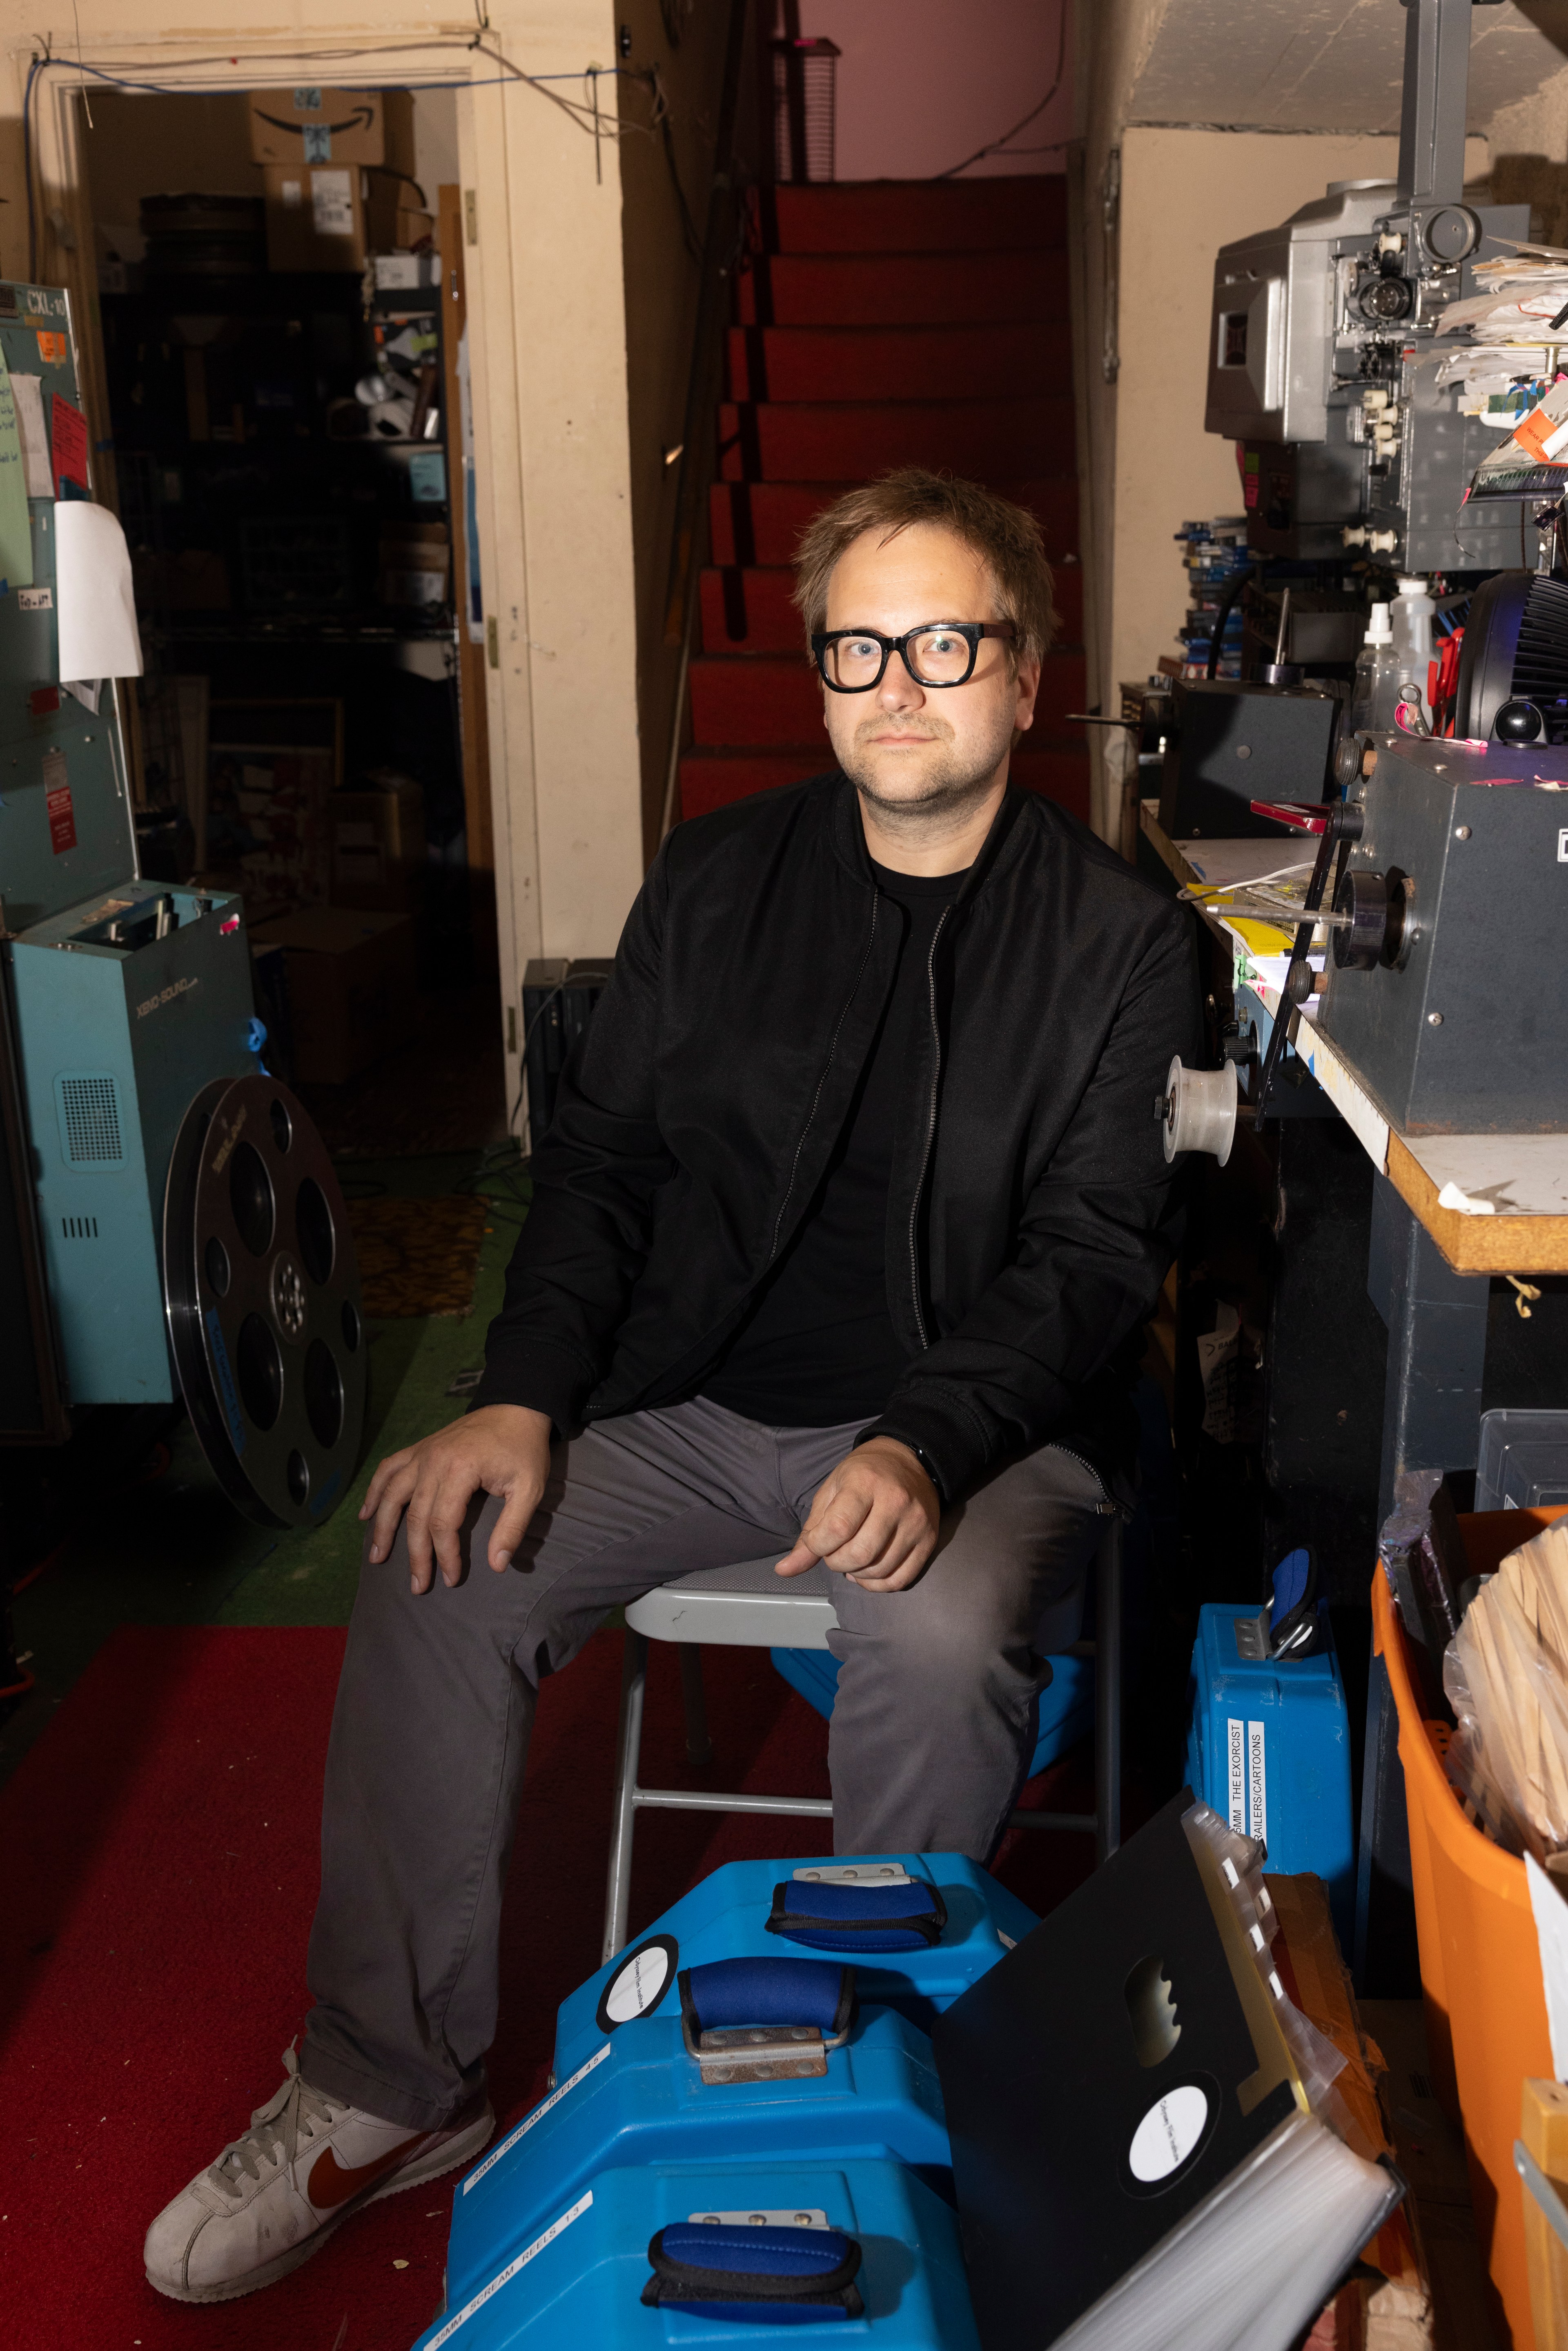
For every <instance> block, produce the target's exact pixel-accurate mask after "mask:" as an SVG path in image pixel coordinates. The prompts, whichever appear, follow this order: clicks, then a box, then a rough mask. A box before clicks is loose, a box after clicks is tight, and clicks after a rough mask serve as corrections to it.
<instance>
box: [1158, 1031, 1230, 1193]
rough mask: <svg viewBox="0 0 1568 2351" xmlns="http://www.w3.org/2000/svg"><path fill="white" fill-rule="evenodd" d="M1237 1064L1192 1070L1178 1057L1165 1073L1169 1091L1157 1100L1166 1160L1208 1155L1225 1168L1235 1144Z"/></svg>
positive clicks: (1228, 1063)
mask: <svg viewBox="0 0 1568 2351" xmlns="http://www.w3.org/2000/svg"><path fill="white" fill-rule="evenodd" d="M1238 1099H1239V1096H1238V1092H1237V1084H1236V1064H1235V1062H1234V1061H1227V1062H1226V1064H1225V1066H1224V1068H1223V1069H1218V1070H1189V1069H1187V1068H1186V1065H1185V1063H1184V1062H1183V1061H1181V1059H1180V1058H1179V1056H1178V1057H1177V1059H1176V1060H1175V1061H1172V1063H1171V1065H1170V1068H1169V1069H1168V1070H1167V1071H1166V1090H1165V1092H1164V1093H1163V1094H1158V1095H1156V1096H1155V1116H1156V1118H1158V1120H1159V1122H1160V1126H1161V1129H1162V1135H1161V1139H1162V1141H1163V1142H1164V1144H1165V1150H1166V1159H1167V1160H1171V1159H1174V1158H1175V1157H1176V1153H1177V1152H1178V1151H1207V1152H1209V1153H1211V1154H1212V1155H1213V1156H1214V1157H1215V1158H1216V1159H1217V1160H1218V1162H1219V1165H1221V1166H1222V1167H1223V1166H1224V1165H1225V1163H1226V1161H1227V1160H1228V1158H1229V1156H1230V1146H1231V1144H1233V1143H1234V1142H1235V1140H1236V1109H1237V1102H1238Z"/></svg>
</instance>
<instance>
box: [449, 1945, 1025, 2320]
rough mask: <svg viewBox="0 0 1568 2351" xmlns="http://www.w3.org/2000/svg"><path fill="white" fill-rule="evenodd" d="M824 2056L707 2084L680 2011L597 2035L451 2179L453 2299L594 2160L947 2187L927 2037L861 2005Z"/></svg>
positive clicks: (507, 2253) (502, 2257) (588, 2171)
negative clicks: (889, 2171)
mask: <svg viewBox="0 0 1568 2351" xmlns="http://www.w3.org/2000/svg"><path fill="white" fill-rule="evenodd" d="M1000 1956H1001V1954H1000V1951H999V1950H998V1958H999V1957H1000ZM827 2067H828V2070H827V2073H826V2074H822V2075H812V2076H808V2077H807V2078H806V2079H804V2080H799V2079H797V2080H783V2081H771V2082H768V2081H763V2082H726V2083H711V2082H709V2083H705V2082H704V2081H703V2079H702V2076H701V2074H700V2073H699V2071H698V2067H697V2062H696V2060H695V2058H694V2057H691V2056H688V2054H687V2053H686V2051H685V2047H684V2046H683V2044H682V2037H681V2020H680V2017H679V2015H678V2014H675V2015H670V2016H651V2017H643V2018H642V2019H640V2020H638V2021H637V2022H632V2023H630V2024H624V2025H622V2027H621V2028H620V2030H619V2031H618V2032H614V2033H612V2034H611V2035H610V2037H609V2038H608V2039H607V2040H606V2039H602V2038H601V2040H600V2042H599V2043H598V2046H597V2048H596V2049H595V2051H594V2052H593V2053H591V2055H590V2056H589V2057H588V2058H587V2059H586V2060H585V2062H584V2064H583V2066H582V2067H581V2068H580V2069H579V2071H578V2072H577V2073H575V2074H570V2075H568V2076H567V2077H566V2078H565V2080H563V2082H562V2083H561V2085H560V2086H559V2089H557V2090H556V2091H554V2092H552V2093H551V2095H549V2097H547V2098H546V2099H545V2100H544V2101H543V2102H542V2104H541V2105H538V2106H536V2107H535V2108H534V2111H533V2113H532V2114H531V2115H528V2116H525V2117H524V2119H523V2120H522V2122H520V2123H518V2124H517V2126H515V2128H513V2129H512V2130H510V2131H508V2132H507V2134H506V2136H505V2137H503V2138H502V2139H501V2140H500V2141H499V2142H498V2143H497V2145H496V2146H495V2147H492V2148H491V2149H489V2151H488V2152H487V2153H486V2155H484V2156H483V2157H482V2158H480V2160H479V2162H478V2163H477V2164H476V2165H475V2167H474V2168H473V2169H472V2170H471V2171H470V2172H469V2173H468V2174H467V2175H466V2177H465V2179H463V2180H462V2181H461V2182H460V2183H459V2185H458V2188H457V2192H456V2194H455V2196H454V2198H453V2199H452V2236H451V2241H450V2243H449V2245H448V2248H447V2255H446V2266H447V2280H448V2285H447V2292H448V2296H449V2299H451V2300H452V2301H454V2302H457V2301H462V2300H465V2299H466V2297H467V2294H469V2293H470V2292H472V2291H474V2290H475V2289H476V2287H477V2286H479V2285H481V2284H483V2283H484V2281H485V2278H486V2276H488V2275H491V2274H493V2273H494V2272H495V2271H496V2270H497V2269H498V2268H501V2267H503V2266H504V2264H505V2262H506V2261H507V2260H509V2259H510V2257H511V2254H512V2253H513V2252H516V2251H517V2248H518V2247H519V2246H522V2245H525V2244H527V2243H528V2242H529V2241H530V2240H531V2239H532V2238H534V2237H535V2236H537V2235H538V2231H539V2230H540V2229H542V2228H543V2227H544V2226H545V2224H546V2222H547V2221H548V2220H550V2219H551V2218H552V2216H553V2215H554V2214H555V2213H556V2212H557V2211H559V2210H561V2209H562V2208H563V2207H564V2206H565V2205H567V2204H569V2203H570V2202H571V2201H572V2200H573V2199H574V2198H575V2197H576V2195H577V2194H578V2192H579V2190H580V2189H581V2188H582V2187H584V2186H585V2185H587V2184H588V2182H590V2181H591V2179H593V2177H594V2176H595V2174H596V2173H598V2172H601V2171H607V2170H611V2169H624V2168H629V2167H631V2166H634V2165H648V2164H660V2165H663V2166H664V2167H666V2168H671V2169H673V2168H675V2167H677V2166H679V2167H695V2168H703V2167H705V2166H706V2167H707V2168H715V2167H718V2166H723V2165H728V2164H731V2163H737V2162H745V2161H751V2162H766V2161H773V2162H782V2161H787V2160H789V2159H790V2158H794V2157H796V2156H805V2155H810V2156H830V2155H831V2156H832V2157H834V2158H848V2157H852V2156H853V2157H868V2156H879V2157H885V2156H892V2157H894V2158H896V2159H897V2160H898V2161H899V2162H901V2163H904V2164H907V2165H909V2166H910V2167H911V2168H912V2169H914V2170H916V2171H919V2172H921V2173H922V2174H923V2175H924V2176H925V2178H926V2179H927V2180H928V2182H929V2184H930V2185H931V2186H932V2187H934V2188H935V2189H936V2190H937V2191H938V2192H939V2193H940V2194H943V2195H945V2196H947V2197H949V2198H950V2196H951V2182H950V2177H949V2167H950V2164H951V2160H952V2158H951V2156H950V2155H949V2152H948V2147H947V2126H946V2121H945V2119H944V2116H943V2110H942V2092H941V2087H940V2085H939V2084H938V2082H937V2079H936V2066H935V2064H934V2063H933V2061H932V2055H931V2044H930V2043H929V2041H927V2039H926V2037H925V2034H924V2033H923V2032H920V2031H919V2030H918V2029H917V2028H916V2027H915V2026H914V2025H912V2024H909V2023H907V2022H905V2020H904V2018H903V2017H902V2016H899V2015H897V2014H896V2013H894V2011H893V2010H891V2009H884V2008H873V2009H867V2008H862V2011H861V2012H860V2015H859V2017H858V2018H857V2020H856V2022H855V2024H854V2026H853V2027H852V2031H851V2033H850V2038H849V2040H848V2041H847V2042H846V2043H845V2044H844V2046H843V2047H842V2048H841V2049H832V2050H830V2051H829V2053H828V2058H827ZM726 2201H727V2203H728V2204H733V2203H734V2202H735V2201H736V2199H735V2197H734V2196H730V2197H728V2198H727V2199H726ZM683 2217H684V2216H683Z"/></svg>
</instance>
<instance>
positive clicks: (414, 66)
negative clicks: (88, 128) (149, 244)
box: [25, 35, 543, 1133]
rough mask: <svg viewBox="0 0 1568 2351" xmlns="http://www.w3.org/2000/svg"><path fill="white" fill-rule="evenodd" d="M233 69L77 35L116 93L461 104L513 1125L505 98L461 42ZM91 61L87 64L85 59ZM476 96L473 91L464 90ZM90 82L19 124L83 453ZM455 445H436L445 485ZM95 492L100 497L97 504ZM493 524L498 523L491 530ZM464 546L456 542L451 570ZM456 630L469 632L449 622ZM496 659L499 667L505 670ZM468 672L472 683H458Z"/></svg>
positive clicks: (101, 397)
mask: <svg viewBox="0 0 1568 2351" xmlns="http://www.w3.org/2000/svg"><path fill="white" fill-rule="evenodd" d="M246 40H247V42H253V43H254V46H251V47H248V48H247V49H246V52H245V53H244V54H243V55H242V56H232V55H231V56H222V55H220V56H216V57H204V58H197V59H193V58H190V57H174V58H170V57H168V55H167V52H168V50H169V49H170V48H171V47H175V46H176V45H177V44H176V40H175V37H173V36H172V35H169V36H163V37H159V38H156V39H144V40H141V41H136V40H131V41H127V40H125V39H123V38H121V39H119V40H116V41H115V42H114V43H113V44H112V45H110V44H109V43H108V42H105V41H103V40H101V39H100V40H98V41H94V40H93V39H92V38H91V37H85V38H84V42H83V47H82V50H81V53H80V55H81V60H82V64H85V65H86V66H88V67H91V68H97V69H98V71H99V72H100V73H101V74H103V75H104V76H106V77H108V78H110V79H112V80H120V79H123V80H125V81H127V82H131V83H136V82H145V83H148V84H153V85H155V86H156V88H157V89H158V90H159V91H160V93H162V94H166V95H170V96H180V95H185V94H188V95H190V96H191V97H193V98H195V97H202V96H206V95H211V94H218V93H223V92H232V91H235V90H245V89H257V88H263V87H265V86H266V85H267V83H268V82H271V81H276V82H277V85H278V86H279V88H282V89H287V88H291V87H293V86H294V85H295V84H298V83H299V82H300V81H302V80H303V79H304V78H305V77H306V76H307V75H308V76H309V77H310V78H312V79H313V80H316V81H319V80H320V79H321V78H323V75H324V73H325V72H326V71H328V70H334V69H337V70H342V71H344V72H345V73H346V74H347V75H351V78H352V79H353V81H354V82H355V83H356V84H361V83H362V84H363V85H364V86H366V87H380V88H386V89H397V88H401V87H407V86H409V85H410V84H419V85H423V86H429V85H431V84H444V85H446V86H448V87H450V88H451V89H453V90H454V91H455V94H456V97H457V135H458V162H459V170H460V173H461V179H462V185H463V191H464V211H465V219H466V222H467V242H466V243H465V251H464V256H463V260H464V267H465V281H466V307H467V313H468V339H469V371H470V394H471V398H472V402H473V410H474V445H475V467H476V476H477V480H476V509H477V519H478V538H479V565H480V578H481V581H482V583H483V593H484V601H485V611H486V632H487V645H486V653H487V658H486V662H485V664H484V671H483V674H484V677H485V684H486V727H487V733H488V740H489V771H490V778H491V791H490V802H491V824H492V832H493V841H494V852H495V865H496V924H497V946H498V961H499V971H498V975H497V976H498V980H499V986H500V991H501V1008H502V1022H503V1043H504V1046H505V1049H506V1064H505V1066H506V1072H507V1113H508V1125H509V1127H510V1129H511V1131H513V1132H514V1133H515V1132H517V1129H518V1127H519V1124H520V1117H521V1092H522V1089H521V1071H522V1062H521V1057H520V1052H519V1050H518V1049H519V1047H520V1044H521V1038H520V1036H519V1034H518V1024H519V1013H520V1007H521V1000H522V967H523V965H524V964H525V963H526V961H527V960H528V957H529V956H537V955H538V954H540V953H542V951H543V948H542V940H541V935H540V932H541V920H540V901H541V893H540V886H539V881H540V874H539V867H540V857H539V837H538V836H539V827H538V795H537V781H536V779H537V761H536V752H535V709H534V695H533V689H532V678H531V667H530V663H529V659H528V653H529V652H530V650H531V646H530V632H529V629H528V511H527V507H526V503H525V500H524V496H523V451H522V434H521V414H520V402H519V385H518V381H517V350H518V319H517V298H516V287H515V282H514V275H513V271H512V268H511V266H510V259H509V254H508V250H507V247H508V240H507V236H506V235H505V233H504V231H503V233H502V234H501V235H491V236H489V237H488V238H486V236H485V235H483V234H482V225H483V224H485V223H498V224H505V223H506V221H507V216H508V211H509V204H508V172H507V161H508V158H507V136H508V122H507V113H506V110H505V108H504V106H503V103H502V101H503V99H504V98H505V96H506V94H507V93H506V89H505V87H504V85H503V86H497V77H496V75H495V73H494V66H495V59H494V57H490V56H487V55H486V53H485V52H484V51H483V50H480V49H476V47H474V46H473V42H472V37H456V36H453V37H450V38H449V39H448V40H446V41H443V40H442V39H441V38H440V37H436V38H434V39H425V40H420V39H413V40H383V41H382V42H379V43H373V42H372V43H367V44H365V45H364V46H362V47H361V46H360V45H359V44H358V43H356V44H355V45H354V47H352V48H351V49H350V48H349V47H348V46H347V45H346V44H345V47H344V48H343V50H342V51H341V52H340V58H341V65H340V62H339V57H333V58H332V59H331V61H330V63H329V61H328V59H327V58H326V57H325V56H324V54H323V49H322V47H316V46H314V45H312V46H311V47H307V43H308V41H309V36H308V35H306V36H304V37H295V38H293V39H290V38H286V37H277V38H274V39H270V40H269V39H267V38H266V37H261V38H259V39H257V38H256V37H254V36H246ZM89 52H90V54H89ZM476 82H477V83H479V84H480V85H481V86H480V87H478V88H474V87H471V85H472V84H474V83H476ZM84 89H85V90H86V91H87V94H88V97H89V100H90V96H91V89H92V83H91V81H90V79H85V78H84V76H83V73H82V69H81V65H78V58H77V57H74V56H73V57H70V58H69V59H66V58H51V59H47V60H44V61H40V62H37V64H36V65H35V67H34V68H33V71H32V73H31V75H30V78H29V88H28V99H27V102H26V103H27V112H26V121H25V129H26V134H27V135H26V145H27V150H28V160H29V166H30V171H31V175H32V183H33V184H32V199H33V205H34V214H35V220H36V232H35V234H36V246H37V258H36V261H35V263H34V267H35V268H36V271H37V280H38V282H39V283H41V284H45V285H55V286H63V287H66V288H67V289H68V292H69V294H70V298H71V313H72V319H73V323H74V324H75V327H76V330H77V339H78V354H79V367H80V373H81V376H82V393H83V398H84V401H85V402H86V404H87V407H88V413H89V419H90V420H91V422H92V424H93V426H94V428H95V429H94V432H93V442H94V446H95V447H99V446H107V444H108V425H109V415H108V404H107V396H106V383H105V372H104V358H103V341H102V328H101V321H100V315H99V288H98V264H97V251H96V242H95V236H94V225H93V219H92V206H91V197H90V193H89V182H88V174H87V172H86V171H85V169H84V159H83V155H82V147H81V141H82V133H83V126H82V122H81V118H80V113H79V108H80V103H81V96H82V92H83V90H84ZM451 455H452V449H451V444H450V439H449V444H448V458H449V476H450V458H451ZM106 492H107V495H106ZM448 492H449V511H450V512H452V513H454V514H455V515H456V516H458V520H459V523H460V526H461V520H462V518H461V516H460V515H459V514H458V509H459V508H460V507H461V506H462V497H461V490H460V486H458V485H457V484H456V483H455V481H454V480H453V479H451V478H449V480H448ZM98 495H99V497H100V498H101V499H102V501H103V503H104V504H105V505H108V506H111V507H113V506H116V505H117V504H118V491H117V488H116V486H115V484H114V472H113V468H112V466H109V465H105V466H103V467H101V468H100V469H99V490H98ZM503 518H504V520H503ZM459 536H460V533H459V532H455V534H454V550H453V552H454V562H455V563H456V559H457V555H458V544H457V541H458V538H459ZM458 625H459V628H460V630H461V629H462V628H463V627H464V626H465V622H464V620H463V616H462V611H461V609H460V610H459V623H458ZM508 653H510V654H511V657H510V658H508ZM470 674H472V672H470Z"/></svg>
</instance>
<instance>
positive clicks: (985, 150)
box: [936, 0, 1071, 180]
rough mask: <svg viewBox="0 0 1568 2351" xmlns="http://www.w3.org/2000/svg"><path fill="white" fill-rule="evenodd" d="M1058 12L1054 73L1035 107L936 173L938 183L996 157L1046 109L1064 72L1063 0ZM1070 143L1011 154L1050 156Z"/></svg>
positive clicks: (1018, 149)
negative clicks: (988, 158) (980, 145)
mask: <svg viewBox="0 0 1568 2351" xmlns="http://www.w3.org/2000/svg"><path fill="white" fill-rule="evenodd" d="M1060 9H1061V13H1060V15H1059V16H1058V17H1057V20H1056V74H1055V77H1054V78H1053V80H1052V82H1051V88H1050V89H1048V90H1047V91H1046V93H1045V96H1044V97H1043V98H1042V99H1040V103H1039V105H1038V106H1031V107H1030V110H1029V112H1028V113H1027V114H1026V115H1024V116H1023V117H1022V118H1021V120H1019V121H1017V122H1015V123H1014V124H1013V127H1012V129H1011V130H1010V131H1003V133H1002V135H1001V137H1000V138H999V139H993V140H991V141H990V142H989V143H988V145H987V146H984V147H977V148H976V150H975V152H974V153H973V154H972V155H966V156H965V158H964V160H963V162H961V163H950V164H949V165H948V167H947V169H946V171H945V172H937V174H936V177H937V178H938V179H939V180H953V179H956V177H957V175H958V173H959V172H967V170H968V168H969V166H970V164H971V163H978V162H983V160H984V159H985V157H986V156H988V155H998V154H999V153H1000V152H1001V151H1002V149H1003V148H1004V147H1006V145H1007V143H1008V141H1009V139H1016V138H1017V137H1018V134H1019V131H1027V130H1028V129H1029V126H1030V123H1031V122H1032V121H1034V120H1035V119H1036V117H1037V116H1038V115H1041V114H1043V113H1044V112H1045V110H1046V108H1047V107H1048V106H1049V105H1050V104H1051V99H1053V98H1054V97H1055V96H1056V93H1057V91H1058V90H1059V89H1061V83H1062V77H1063V75H1064V74H1065V73H1066V71H1067V0H1060ZM1070 144H1071V141H1068V140H1066V139H1056V140H1053V141H1051V144H1050V145H1049V146H1047V147H1015V148H1014V149H1013V150H1012V152H1013V153H1014V154H1015V155H1054V154H1056V153H1058V152H1060V150H1061V149H1062V148H1063V147H1066V146H1068V145H1070Z"/></svg>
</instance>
